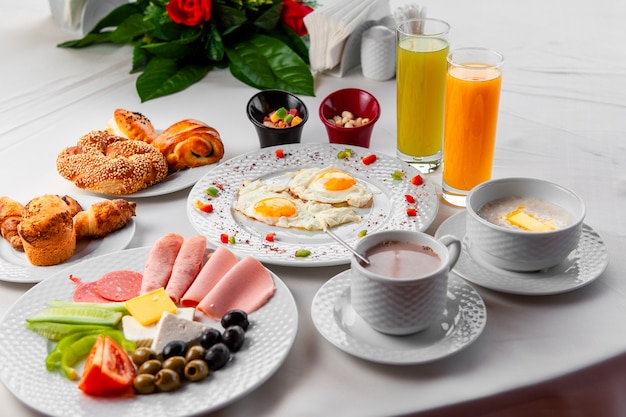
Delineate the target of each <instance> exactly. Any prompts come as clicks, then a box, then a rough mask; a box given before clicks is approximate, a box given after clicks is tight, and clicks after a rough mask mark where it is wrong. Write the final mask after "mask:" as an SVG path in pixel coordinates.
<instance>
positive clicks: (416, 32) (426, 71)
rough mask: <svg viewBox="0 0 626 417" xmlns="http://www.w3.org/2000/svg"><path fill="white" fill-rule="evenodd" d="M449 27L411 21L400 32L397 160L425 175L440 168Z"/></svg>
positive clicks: (434, 21)
mask: <svg viewBox="0 0 626 417" xmlns="http://www.w3.org/2000/svg"><path fill="white" fill-rule="evenodd" d="M449 33H450V25H449V24H448V23H446V22H444V21H443V20H438V19H426V18H424V19H411V20H407V21H404V22H401V23H399V24H398V26H397V28H396V94H397V95H396V100H397V101H396V107H397V108H396V111H397V129H398V132H397V133H398V141H397V156H398V158H400V159H401V160H403V161H405V162H408V163H410V164H413V165H414V166H415V167H416V168H418V169H420V170H421V171H422V172H432V171H434V170H436V169H437V168H438V167H439V165H440V164H441V147H442V143H443V106H444V91H445V83H446V70H447V67H448V63H447V62H446V56H447V55H448V50H449V40H448V36H449Z"/></svg>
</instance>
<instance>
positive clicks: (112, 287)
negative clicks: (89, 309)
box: [95, 269, 143, 301]
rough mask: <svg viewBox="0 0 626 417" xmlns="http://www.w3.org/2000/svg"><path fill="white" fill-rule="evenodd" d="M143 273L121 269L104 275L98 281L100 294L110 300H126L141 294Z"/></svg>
mask: <svg viewBox="0 0 626 417" xmlns="http://www.w3.org/2000/svg"><path fill="white" fill-rule="evenodd" d="M142 278H143V274H141V273H140V272H135V271H129V270H125V269H123V270H119V271H111V272H107V273H106V274H104V275H102V276H101V277H100V278H98V279H97V280H96V281H95V282H96V289H97V291H98V294H99V295H100V296H101V297H103V298H105V299H107V300H110V301H126V300H130V299H131V298H133V297H136V296H138V295H139V291H140V290H141V280H142Z"/></svg>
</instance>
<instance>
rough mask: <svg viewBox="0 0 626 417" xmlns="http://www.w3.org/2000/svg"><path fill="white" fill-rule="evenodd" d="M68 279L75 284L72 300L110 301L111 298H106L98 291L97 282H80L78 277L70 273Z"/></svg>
mask: <svg viewBox="0 0 626 417" xmlns="http://www.w3.org/2000/svg"><path fill="white" fill-rule="evenodd" d="M70 280H71V281H72V282H73V283H74V284H76V288H74V294H73V295H72V300H73V301H75V302H77V303H110V302H111V300H107V299H106V298H104V297H102V296H101V295H100V294H99V293H98V287H97V283H96V282H95V281H92V282H82V281H81V280H80V278H78V277H75V276H73V275H70Z"/></svg>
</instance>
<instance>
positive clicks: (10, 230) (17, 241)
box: [0, 196, 24, 251]
mask: <svg viewBox="0 0 626 417" xmlns="http://www.w3.org/2000/svg"><path fill="white" fill-rule="evenodd" d="M23 210H24V206H23V205H22V203H20V202H19V201H15V200H13V199H12V198H9V197H6V196H3V197H0V232H1V233H2V237H3V238H4V239H5V240H6V241H7V242H9V243H10V244H11V247H13V249H15V250H19V251H23V250H24V247H23V245H22V239H21V238H20V236H19V234H18V233H17V226H18V225H19V224H20V222H21V221H22V211H23Z"/></svg>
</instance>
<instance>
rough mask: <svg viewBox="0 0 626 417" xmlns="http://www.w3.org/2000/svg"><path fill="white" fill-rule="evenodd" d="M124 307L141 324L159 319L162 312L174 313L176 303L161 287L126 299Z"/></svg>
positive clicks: (151, 322) (147, 323) (146, 324)
mask: <svg viewBox="0 0 626 417" xmlns="http://www.w3.org/2000/svg"><path fill="white" fill-rule="evenodd" d="M125 305H126V309H128V312H129V313H130V314H131V315H132V316H133V317H134V318H135V319H137V321H138V322H139V323H140V324H141V325H142V326H148V325H150V324H153V323H156V322H157V321H159V319H160V318H161V316H162V315H163V313H164V312H168V313H172V314H176V304H174V302H173V301H172V299H171V298H170V297H169V296H168V295H167V293H166V292H165V289H164V288H163V287H161V288H159V289H156V290H154V291H151V292H149V293H146V294H142V295H139V296H137V297H135V298H131V299H130V300H128V301H126V304H125Z"/></svg>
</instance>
